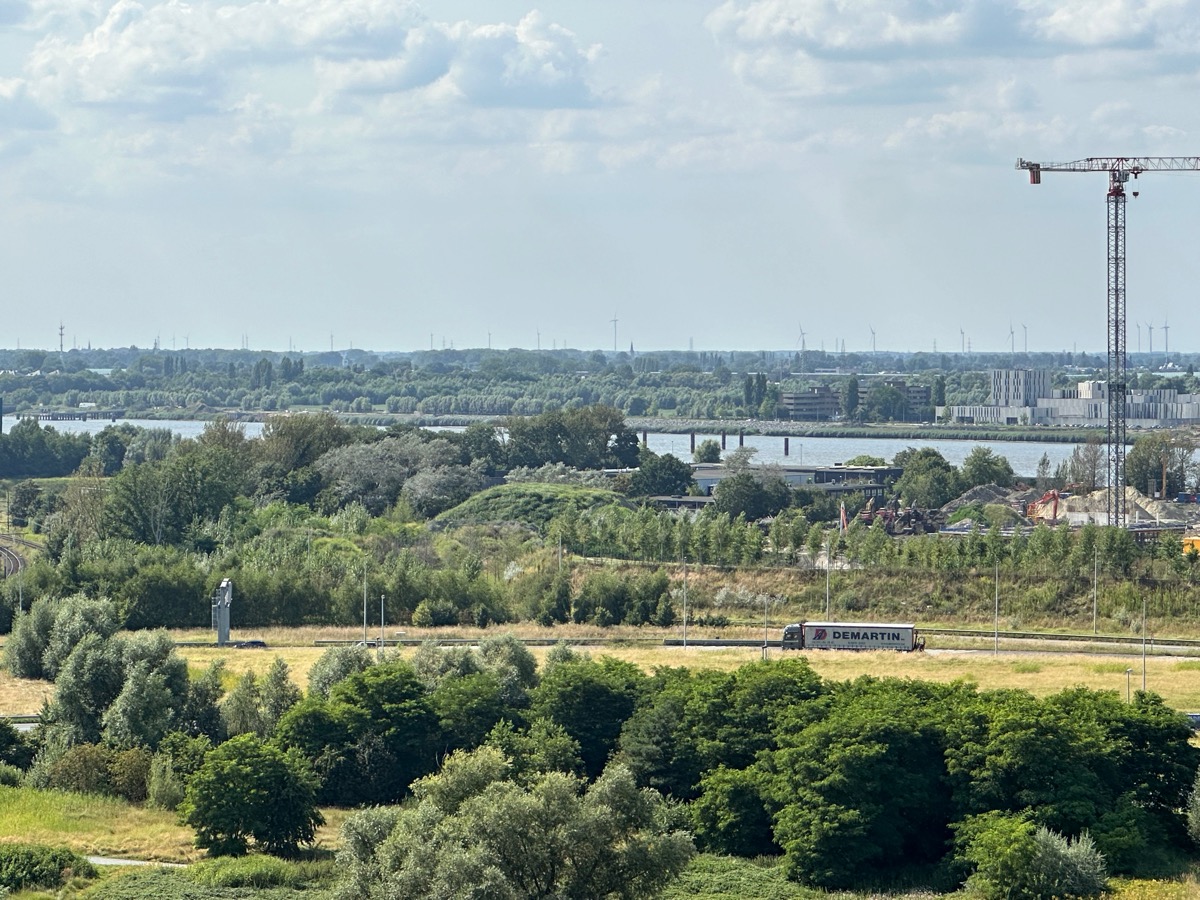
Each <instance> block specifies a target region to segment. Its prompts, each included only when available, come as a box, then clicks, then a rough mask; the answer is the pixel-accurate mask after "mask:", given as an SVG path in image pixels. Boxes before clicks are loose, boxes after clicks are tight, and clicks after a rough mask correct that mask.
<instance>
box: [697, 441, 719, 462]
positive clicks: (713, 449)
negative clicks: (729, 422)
mask: <svg viewBox="0 0 1200 900" xmlns="http://www.w3.org/2000/svg"><path fill="white" fill-rule="evenodd" d="M692 461H693V462H698V463H719V462H720V461H721V444H720V443H719V442H718V441H717V440H716V439H715V438H706V439H705V440H703V441H701V442H700V443H699V444H697V445H696V449H695V451H693V453H692Z"/></svg>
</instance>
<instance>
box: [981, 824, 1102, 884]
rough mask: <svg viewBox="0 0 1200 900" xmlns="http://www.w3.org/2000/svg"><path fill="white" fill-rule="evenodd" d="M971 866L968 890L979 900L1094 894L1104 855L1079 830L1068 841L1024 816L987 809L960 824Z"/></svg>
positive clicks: (1100, 880)
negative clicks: (991, 811)
mask: <svg viewBox="0 0 1200 900" xmlns="http://www.w3.org/2000/svg"><path fill="white" fill-rule="evenodd" d="M964 836H965V837H966V838H967V840H966V849H965V852H964V853H963V856H964V857H965V858H966V859H967V860H968V861H969V862H970V863H973V864H974V866H975V873H974V874H973V875H971V877H970V878H969V879H967V885H966V886H967V889H968V891H969V892H970V893H972V894H976V895H977V896H980V897H983V898H985V900H1007V898H1012V897H1020V898H1025V900H1051V898H1060V900H1061V898H1080V897H1099V896H1100V895H1102V894H1104V893H1105V892H1106V891H1107V890H1108V873H1107V870H1106V867H1105V862H1104V855H1103V854H1102V853H1100V851H1098V850H1097V849H1096V845H1095V843H1094V842H1093V841H1092V839H1091V837H1090V836H1089V835H1088V834H1087V833H1086V832H1085V833H1083V834H1081V835H1080V836H1079V837H1077V838H1075V839H1074V840H1072V839H1070V838H1068V837H1064V836H1063V835H1061V834H1058V833H1057V832H1054V831H1050V830H1049V829H1048V828H1044V827H1036V828H1035V826H1034V825H1033V823H1032V822H1030V821H1029V820H1028V819H1026V818H1025V817H1024V816H1014V815H1011V814H1006V813H988V814H986V815H982V816H977V817H975V818H974V819H969V820H968V821H967V822H966V823H964V825H963V826H962V827H961V828H960V833H959V839H960V842H961V841H962V839H963V838H964Z"/></svg>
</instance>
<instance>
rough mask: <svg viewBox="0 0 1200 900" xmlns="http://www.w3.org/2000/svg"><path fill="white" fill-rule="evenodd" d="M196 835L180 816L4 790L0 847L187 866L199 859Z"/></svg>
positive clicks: (107, 801) (102, 800)
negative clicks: (39, 847)
mask: <svg viewBox="0 0 1200 900" xmlns="http://www.w3.org/2000/svg"><path fill="white" fill-rule="evenodd" d="M194 837H195V835H194V833H193V832H192V829H190V828H185V827H183V826H182V825H179V824H178V823H177V822H176V818H175V814H174V813H171V812H163V811H161V810H154V809H147V808H144V807H141V806H133V805H130V804H129V803H126V802H124V801H123V800H116V799H113V798H111V797H99V796H93V795H87V794H68V793H65V792H59V791H34V790H27V789H17V788H6V787H0V841H4V842H9V843H12V842H20V843H35V844H50V845H52V846H66V847H70V848H71V849H72V850H75V851H76V852H78V853H84V854H92V855H98V856H116V857H121V858H125V859H149V860H154V861H157V862H187V861H189V860H193V859H199V858H200V857H201V855H202V854H201V852H200V851H199V850H197V849H196V848H195V847H194V846H192V840H193V838H194Z"/></svg>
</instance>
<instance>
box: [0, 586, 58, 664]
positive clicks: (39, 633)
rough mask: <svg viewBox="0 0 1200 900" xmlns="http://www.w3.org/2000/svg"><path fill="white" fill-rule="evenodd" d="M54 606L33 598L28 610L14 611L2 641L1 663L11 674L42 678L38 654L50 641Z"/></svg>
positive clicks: (43, 651) (40, 660)
mask: <svg viewBox="0 0 1200 900" xmlns="http://www.w3.org/2000/svg"><path fill="white" fill-rule="evenodd" d="M53 626H54V609H53V607H52V606H51V605H50V602H49V601H47V600H35V601H34V603H33V605H32V606H31V607H30V608H29V612H25V613H18V614H17V617H16V619H14V620H13V628H12V634H10V635H9V637H8V640H7V641H6V642H5V644H4V666H5V668H7V669H8V671H9V674H11V675H12V676H13V677H14V678H43V677H45V669H44V668H43V666H42V655H43V654H44V653H45V652H46V647H47V646H48V645H49V643H50V629H51V628H53Z"/></svg>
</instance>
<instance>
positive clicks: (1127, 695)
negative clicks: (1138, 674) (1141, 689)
mask: <svg viewBox="0 0 1200 900" xmlns="http://www.w3.org/2000/svg"><path fill="white" fill-rule="evenodd" d="M1132 674H1133V669H1126V670H1125V702H1126V703H1129V702H1130V701H1131V700H1132V699H1133V691H1132V689H1131V688H1130V687H1129V676H1130V675H1132Z"/></svg>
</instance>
